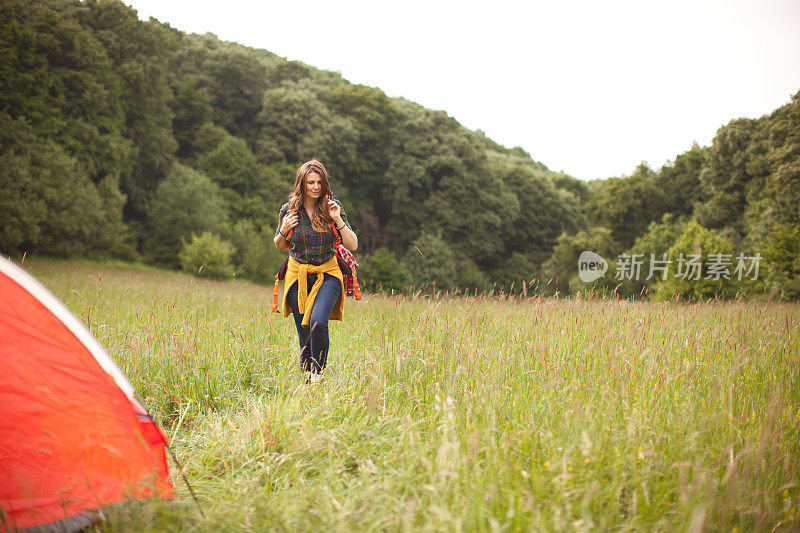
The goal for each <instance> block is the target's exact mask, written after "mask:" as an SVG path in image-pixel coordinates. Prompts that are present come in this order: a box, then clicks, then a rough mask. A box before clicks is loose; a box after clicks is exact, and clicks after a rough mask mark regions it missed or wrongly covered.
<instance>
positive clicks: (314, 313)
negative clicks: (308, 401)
mask: <svg viewBox="0 0 800 533" xmlns="http://www.w3.org/2000/svg"><path fill="white" fill-rule="evenodd" d="M323 275H324V276H325V278H324V279H323V280H322V287H320V289H319V292H318V293H317V297H316V298H315V299H314V307H313V308H312V309H311V321H310V322H309V326H303V325H302V324H303V314H302V313H300V312H299V311H298V310H297V287H298V283H294V284H293V285H292V286H291V287H290V288H289V292H288V294H287V295H286V297H287V298H288V299H289V306H290V307H291V308H292V316H293V317H294V325H295V326H296V327H297V337H298V340H299V341H300V366H301V367H302V368H303V370H310V371H312V372H319V371H321V370H322V369H324V368H325V365H326V364H327V363H328V345H329V340H328V320H330V318H331V311H333V306H334V305H336V302H337V301H339V295H340V294H341V293H342V284H341V282H340V281H339V280H338V279H336V278H335V277H334V276H331V275H330V274H323ZM316 280H317V274H309V275H308V290H309V292H310V291H311V287H312V286H313V285H314V282H315V281H316Z"/></svg>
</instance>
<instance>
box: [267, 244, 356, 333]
mask: <svg viewBox="0 0 800 533" xmlns="http://www.w3.org/2000/svg"><path fill="white" fill-rule="evenodd" d="M309 274H317V279H316V281H315V282H314V285H312V286H311V292H308V275H309ZM324 274H330V275H331V276H333V277H335V278H336V279H338V280H339V283H340V284H341V285H342V291H341V293H340V294H339V300H338V301H337V302H336V305H335V306H333V310H332V311H331V320H342V318H343V317H344V279H343V276H342V271H341V269H340V268H339V263H338V262H337V261H336V256H335V255H334V256H333V257H331V258H330V259H329V260H328V261H325V262H324V263H322V264H321V265H309V264H307V263H300V262H299V261H297V260H295V259H294V258H292V257H289V263H288V265H287V267H286V278H285V280H284V288H283V306H282V310H283V316H284V317H287V316H289V315H290V314H292V308H291V306H289V299H288V298H286V295H287V294H289V289H290V288H291V287H292V285H294V284H295V283H297V307H298V311H300V312H301V313H303V325H304V326H308V325H309V323H310V322H311V310H312V309H313V307H314V300H315V299H316V298H317V293H319V289H320V287H322V280H323V278H324V277H325V276H324ZM276 283H277V282H276Z"/></svg>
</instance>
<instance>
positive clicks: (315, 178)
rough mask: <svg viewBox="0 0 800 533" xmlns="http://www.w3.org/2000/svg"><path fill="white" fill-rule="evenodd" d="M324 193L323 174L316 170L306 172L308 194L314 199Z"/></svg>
mask: <svg viewBox="0 0 800 533" xmlns="http://www.w3.org/2000/svg"><path fill="white" fill-rule="evenodd" d="M321 194H322V176H320V175H319V174H317V173H316V172H309V173H308V174H306V196H307V197H308V198H311V199H312V200H317V199H319V197H320V195H321Z"/></svg>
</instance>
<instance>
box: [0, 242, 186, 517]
mask: <svg viewBox="0 0 800 533" xmlns="http://www.w3.org/2000/svg"><path fill="white" fill-rule="evenodd" d="M134 394H135V393H134V389H133V387H132V386H131V385H130V383H129V382H128V380H127V378H125V375H124V374H123V373H122V371H121V370H120V369H119V368H118V367H117V366H116V364H115V363H114V361H113V360H112V359H111V357H110V356H109V355H108V353H107V352H106V351H105V350H104V349H103V347H102V346H101V345H100V344H99V343H98V342H97V340H95V339H94V337H93V336H92V335H91V333H90V332H89V331H88V330H87V329H86V327H85V326H84V325H83V323H81V322H80V321H79V320H78V319H77V318H75V316H74V315H73V314H72V313H70V312H69V310H68V309H67V308H66V307H65V306H64V305H63V304H62V303H61V302H59V301H58V299H57V298H55V297H54V296H53V295H52V294H51V293H50V292H49V291H47V289H45V288H44V287H43V286H42V285H41V284H39V283H38V282H37V281H36V280H34V279H33V278H32V277H31V276H30V275H28V274H27V273H26V272H25V271H24V270H22V269H21V268H19V267H17V266H16V265H14V264H13V263H12V262H11V261H9V260H7V259H5V258H3V257H0V530H2V529H4V528H5V529H9V530H14V529H22V528H29V527H34V526H46V525H48V524H53V523H58V522H59V521H67V522H68V519H69V518H70V517H78V516H79V515H86V514H91V513H92V512H93V511H96V510H97V509H99V508H100V507H102V506H105V505H109V504H114V503H119V502H123V501H126V500H129V499H132V498H148V497H162V498H171V497H172V496H173V495H174V487H173V486H172V484H171V482H170V480H169V472H168V469H167V460H166V454H165V445H166V438H165V436H164V434H163V433H162V432H161V430H160V429H159V428H158V427H157V426H156V424H155V423H154V422H153V420H152V419H151V418H150V417H149V415H148V414H147V411H146V410H145V409H144V408H143V407H142V406H141V405H140V404H139V403H138V402H137V401H136V399H135V396H134ZM67 522H64V523H67ZM62 526H63V524H62Z"/></svg>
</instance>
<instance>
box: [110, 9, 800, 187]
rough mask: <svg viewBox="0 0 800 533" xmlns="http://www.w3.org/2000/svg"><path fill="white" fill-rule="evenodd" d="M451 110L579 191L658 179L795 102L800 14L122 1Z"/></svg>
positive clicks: (145, 13)
mask: <svg viewBox="0 0 800 533" xmlns="http://www.w3.org/2000/svg"><path fill="white" fill-rule="evenodd" d="M124 1H125V2H126V3H128V4H129V5H131V6H133V7H134V8H135V9H137V10H138V12H139V17H140V18H142V19H143V20H147V19H148V18H149V17H155V18H157V19H158V20H160V21H162V22H168V23H169V24H170V25H171V26H172V27H174V28H177V29H179V30H183V31H186V32H190V33H206V32H211V33H214V34H216V35H217V36H218V37H220V38H221V39H223V40H227V41H235V42H238V43H241V44H244V45H247V46H251V47H255V48H264V49H267V50H269V51H271V52H274V53H276V54H278V55H279V56H282V57H286V58H287V59H290V60H299V61H303V62H304V63H307V64H309V65H311V66H314V67H317V68H321V69H325V70H333V71H339V72H341V74H342V76H344V78H345V79H347V80H349V81H350V82H352V83H360V84H364V85H370V86H373V87H378V88H380V89H382V90H383V91H384V92H386V94H387V95H389V96H402V97H405V98H407V99H409V100H413V101H415V102H418V103H420V104H422V105H424V106H425V107H428V108H432V109H442V110H444V111H446V112H447V113H448V114H449V115H451V116H453V117H455V119H456V120H458V121H459V122H460V123H461V124H463V125H464V126H466V127H468V128H470V129H473V130H475V129H481V130H483V131H484V132H486V134H487V135H488V136H489V137H491V138H492V139H494V140H495V141H497V142H499V143H501V144H503V145H505V146H508V147H512V146H521V147H522V148H524V149H525V150H526V151H527V152H529V153H530V154H531V156H532V157H533V158H534V159H536V160H537V161H541V162H542V163H544V164H545V165H547V166H548V167H549V168H550V169H551V170H563V171H565V172H567V173H568V174H571V175H573V176H575V177H577V178H581V179H594V178H605V177H609V176H619V175H623V174H624V175H627V174H630V173H631V172H633V170H634V168H635V167H636V165H637V164H638V163H639V162H640V161H647V162H648V163H649V164H650V165H651V166H652V167H654V168H657V167H660V166H661V165H662V164H664V163H665V162H666V161H667V160H668V159H674V158H675V156H676V155H678V154H680V153H682V152H685V151H686V150H688V149H689V148H690V147H691V144H692V141H697V142H698V143H699V144H700V145H708V144H710V143H711V140H712V139H713V137H714V134H715V132H716V130H717V129H718V128H719V127H720V126H722V125H723V124H725V123H727V122H728V121H729V120H731V119H733V118H737V117H759V116H761V115H763V114H767V113H769V112H771V111H773V110H774V109H775V108H777V107H779V106H781V105H783V104H785V103H787V102H788V101H789V100H790V98H791V96H792V94H794V93H796V92H797V91H798V90H800V0H719V1H712V0H670V1H660V2H654V1H647V0H636V1H605V2H603V1H598V0H586V1H561V2H559V1H554V0H547V1H544V2H522V1H518V2H511V1H503V0H496V1H489V2H487V1H483V2H469V1H461V2H438V1H436V0H427V1H416V0H412V1H406V2H393V3H388V2H376V1H374V0H373V1H364V2H346V1H340V2H332V1H327V2H301V1H295V2H292V1H287V0H283V1H281V2H272V1H263V0H262V1H255V0H250V1H247V0H226V1H219V0H216V1H213V2H211V1H205V0H124Z"/></svg>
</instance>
